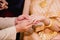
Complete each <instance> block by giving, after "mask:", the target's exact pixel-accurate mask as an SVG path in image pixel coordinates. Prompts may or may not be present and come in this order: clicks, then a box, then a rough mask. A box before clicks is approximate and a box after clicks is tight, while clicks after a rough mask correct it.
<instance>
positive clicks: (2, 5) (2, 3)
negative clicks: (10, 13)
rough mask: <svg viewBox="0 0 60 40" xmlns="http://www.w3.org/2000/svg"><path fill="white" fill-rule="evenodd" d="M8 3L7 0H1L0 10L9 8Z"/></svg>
mask: <svg viewBox="0 0 60 40" xmlns="http://www.w3.org/2000/svg"><path fill="white" fill-rule="evenodd" d="M7 5H8V3H7V1H6V0H0V10H3V9H7V8H8V6H7Z"/></svg>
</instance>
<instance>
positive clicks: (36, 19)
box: [31, 14, 50, 25]
mask: <svg viewBox="0 0 60 40" xmlns="http://www.w3.org/2000/svg"><path fill="white" fill-rule="evenodd" d="M31 19H32V20H33V21H34V23H35V24H36V23H37V22H43V23H44V24H45V25H49V23H50V20H49V19H48V18H46V17H45V16H40V15H36V14H35V15H31Z"/></svg>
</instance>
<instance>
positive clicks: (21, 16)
mask: <svg viewBox="0 0 60 40" xmlns="http://www.w3.org/2000/svg"><path fill="white" fill-rule="evenodd" d="M22 20H30V16H29V15H24V14H23V15H20V16H19V17H17V18H16V20H15V24H18V23H19V21H22Z"/></svg>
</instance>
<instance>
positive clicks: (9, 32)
mask: <svg viewBox="0 0 60 40" xmlns="http://www.w3.org/2000/svg"><path fill="white" fill-rule="evenodd" d="M0 33H1V34H2V35H1V38H4V40H16V28H15V26H12V27H9V28H6V29H2V30H1V32H0Z"/></svg>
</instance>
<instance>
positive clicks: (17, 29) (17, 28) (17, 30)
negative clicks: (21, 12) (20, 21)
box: [16, 25, 20, 33]
mask: <svg viewBox="0 0 60 40" xmlns="http://www.w3.org/2000/svg"><path fill="white" fill-rule="evenodd" d="M16 32H17V33H19V32H20V31H19V27H18V25H16Z"/></svg>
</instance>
